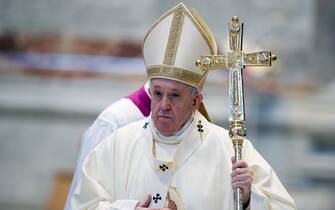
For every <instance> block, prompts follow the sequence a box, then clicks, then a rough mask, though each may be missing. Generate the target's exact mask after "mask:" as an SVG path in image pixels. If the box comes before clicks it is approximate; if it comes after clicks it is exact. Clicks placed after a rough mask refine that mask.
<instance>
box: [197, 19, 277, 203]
mask: <svg viewBox="0 0 335 210" xmlns="http://www.w3.org/2000/svg"><path fill="white" fill-rule="evenodd" d="M228 34H229V48H230V51H229V52H227V53H226V54H225V55H204V56H201V57H200V59H199V60H197V61H196V65H197V66H198V67H200V68H201V69H202V70H204V71H209V70H213V69H216V68H220V67H221V68H228V69H229V123H230V128H229V136H230V138H231V140H232V143H233V146H234V155H235V159H236V160H241V159H242V146H243V141H244V140H245V137H246V136H247V132H246V127H245V110H244V93H243V72H242V71H243V69H244V68H245V67H246V66H271V64H272V61H274V60H276V56H275V55H273V54H272V53H271V51H260V52H254V53H244V52H243V51H242V41H243V23H242V22H240V20H239V18H238V17H236V16H234V17H233V18H232V21H231V22H230V23H228ZM242 195H243V194H242V189H241V188H237V189H236V191H235V192H234V198H235V201H234V207H235V210H243V197H242Z"/></svg>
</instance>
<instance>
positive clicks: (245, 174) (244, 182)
mask: <svg viewBox="0 0 335 210" xmlns="http://www.w3.org/2000/svg"><path fill="white" fill-rule="evenodd" d="M231 161H232V164H233V167H232V170H233V171H232V173H231V186H232V187H233V189H234V191H235V190H236V188H238V187H239V188H241V189H242V192H243V207H247V206H248V205H249V202H250V193H251V183H252V177H253V173H252V171H251V169H250V168H249V167H248V164H247V163H246V162H245V161H243V160H239V161H236V160H235V157H234V156H233V157H232V158H231Z"/></svg>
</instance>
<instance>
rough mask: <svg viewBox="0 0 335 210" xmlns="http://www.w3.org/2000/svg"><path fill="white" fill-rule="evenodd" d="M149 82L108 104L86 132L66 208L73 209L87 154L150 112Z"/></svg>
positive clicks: (66, 209)
mask: <svg viewBox="0 0 335 210" xmlns="http://www.w3.org/2000/svg"><path fill="white" fill-rule="evenodd" d="M148 88H149V82H147V83H146V84H145V85H143V86H141V87H140V88H139V89H138V90H136V91H134V92H133V93H131V94H130V95H129V96H127V97H124V98H121V99H119V100H117V101H116V102H114V103H112V104H111V105H110V106H108V107H107V108H106V109H105V110H104V111H103V112H102V113H101V114H100V115H99V116H98V118H97V119H96V120H95V121H94V123H93V124H92V126H91V127H90V128H89V129H88V130H87V131H86V132H85V133H84V135H83V137H82V139H81V148H80V152H79V156H78V159H77V164H76V169H75V172H74V175H73V179H72V184H71V187H70V190H69V192H68V195H67V199H66V203H65V206H64V210H69V209H71V204H70V199H71V197H72V194H73V191H74V189H76V187H77V185H78V183H79V182H80V176H81V169H82V166H83V162H84V159H85V158H86V156H87V154H88V153H89V152H90V151H91V150H92V149H93V148H94V147H95V146H96V145H97V144H98V143H99V142H100V141H102V140H103V139H104V138H106V137H107V136H109V135H110V134H112V133H113V131H114V130H116V129H118V128H120V127H122V126H124V125H126V124H128V123H131V122H135V121H137V120H140V119H143V118H144V117H147V116H149V114H150V103H151V99H150V96H149V92H148Z"/></svg>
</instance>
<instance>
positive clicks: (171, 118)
mask: <svg viewBox="0 0 335 210" xmlns="http://www.w3.org/2000/svg"><path fill="white" fill-rule="evenodd" d="M150 94H151V113H152V120H153V122H154V124H155V127H156V128H157V129H158V130H159V132H160V133H162V134H163V135H165V136H171V135H173V134H175V133H176V132H177V131H178V130H179V129H180V128H181V127H182V126H183V125H184V124H185V123H186V122H187V120H188V119H189V117H190V116H191V114H192V112H194V111H195V110H196V109H197V108H198V106H199V104H200V103H201V101H202V95H201V94H200V93H192V87H191V86H189V85H186V84H184V83H181V82H177V81H174V80H169V79H152V80H151V85H150Z"/></svg>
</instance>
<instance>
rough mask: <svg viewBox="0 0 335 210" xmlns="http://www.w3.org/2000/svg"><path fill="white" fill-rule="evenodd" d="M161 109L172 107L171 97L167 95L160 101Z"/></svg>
mask: <svg viewBox="0 0 335 210" xmlns="http://www.w3.org/2000/svg"><path fill="white" fill-rule="evenodd" d="M160 108H161V110H164V111H168V110H170V108H171V104H170V99H169V97H167V96H166V95H165V96H164V97H163V98H162V100H161V101H160Z"/></svg>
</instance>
